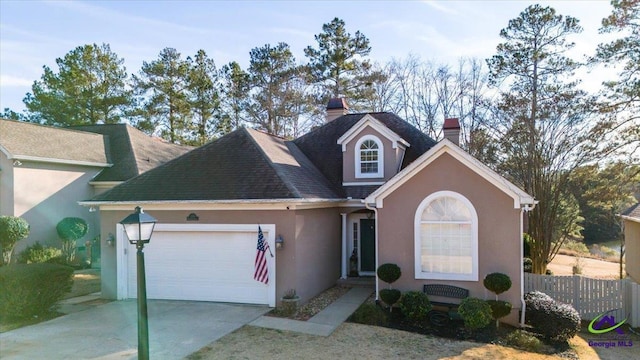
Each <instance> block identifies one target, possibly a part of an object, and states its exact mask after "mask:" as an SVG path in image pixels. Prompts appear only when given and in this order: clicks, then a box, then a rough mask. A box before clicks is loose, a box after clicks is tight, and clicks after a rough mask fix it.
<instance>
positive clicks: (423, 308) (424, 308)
mask: <svg viewBox="0 0 640 360" xmlns="http://www.w3.org/2000/svg"><path fill="white" fill-rule="evenodd" d="M431 308H432V307H431V302H430V301H429V298H428V297H427V294H425V293H423V292H422V291H408V292H406V293H404V294H403V295H402V298H401V299H400V310H401V311H402V314H403V315H404V317H405V318H406V319H407V320H410V321H414V322H420V321H424V320H426V319H427V314H428V313H429V311H431Z"/></svg>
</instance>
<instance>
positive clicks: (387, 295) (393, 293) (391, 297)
mask: <svg viewBox="0 0 640 360" xmlns="http://www.w3.org/2000/svg"><path fill="white" fill-rule="evenodd" d="M401 296H402V293H401V292H400V290H397V289H382V290H380V299H382V301H384V303H385V304H387V305H389V307H392V306H393V304H395V303H397V302H398V300H400V297H401Z"/></svg>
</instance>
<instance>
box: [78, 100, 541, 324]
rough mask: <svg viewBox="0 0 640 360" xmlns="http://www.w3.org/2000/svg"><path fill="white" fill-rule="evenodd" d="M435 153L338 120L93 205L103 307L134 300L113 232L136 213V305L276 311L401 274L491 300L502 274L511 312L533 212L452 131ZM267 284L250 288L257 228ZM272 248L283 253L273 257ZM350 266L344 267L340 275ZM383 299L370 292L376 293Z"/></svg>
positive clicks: (362, 117) (251, 144)
mask: <svg viewBox="0 0 640 360" xmlns="http://www.w3.org/2000/svg"><path fill="white" fill-rule="evenodd" d="M445 127H446V129H445V135H446V137H448V138H450V139H451V140H448V139H445V140H442V141H440V142H438V143H436V142H435V141H434V140H432V139H431V138H429V137H428V136H426V135H425V134H423V133H422V132H420V131H419V130H418V129H416V128H415V127H413V126H411V125H410V124H408V123H407V122H406V121H404V120H402V119H400V118H399V117H397V116H396V115H394V114H390V113H384V112H382V113H361V114H346V105H345V104H344V102H343V101H342V100H340V99H334V100H332V101H331V102H330V103H329V106H328V111H327V123H326V124H324V125H323V126H320V127H319V128H316V129H314V130H313V131H311V132H310V133H308V134H306V135H304V136H302V137H300V138H298V139H295V140H293V141H288V140H285V139H282V138H280V137H276V136H272V135H268V134H265V133H262V132H259V131H256V130H251V129H240V130H237V131H235V132H233V133H231V134H228V135H226V136H224V137H222V138H220V139H218V140H216V141H213V142H211V143H209V144H207V145H204V146H202V147H200V148H197V149H195V150H193V151H191V152H189V153H187V154H186V155H184V156H182V157H180V158H177V159H175V160H172V161H170V162H168V163H166V164H164V165H161V166H158V167H157V168H155V169H153V170H150V171H148V172H146V173H144V174H142V175H140V176H137V177H135V178H133V179H131V180H129V181H127V182H126V183H123V184H121V185H119V186H116V187H114V188H113V189H111V190H109V191H107V192H105V193H102V194H100V195H98V196H96V197H94V198H92V199H91V200H88V201H84V202H82V204H83V205H85V206H97V207H99V208H100V216H101V229H102V237H103V238H107V237H108V236H113V237H115V238H116V239H117V241H116V242H115V244H114V246H108V245H106V244H105V243H103V248H102V264H103V267H102V294H103V296H105V297H108V298H117V299H124V298H130V297H135V296H136V264H135V256H134V251H133V247H132V246H131V245H129V244H128V241H127V239H126V236H125V234H124V231H123V229H122V226H121V225H119V224H118V222H119V221H121V220H122V219H123V218H125V217H126V216H127V215H128V214H130V213H131V212H132V211H133V210H134V207H135V206H141V207H143V208H144V209H145V211H146V212H148V213H149V214H151V215H152V216H154V217H155V218H157V219H158V223H157V225H156V228H155V231H154V233H153V236H152V239H151V242H150V243H149V244H148V245H147V246H146V247H145V253H146V254H147V255H146V257H145V258H146V259H145V262H146V269H147V279H146V281H147V296H148V297H149V298H160V299H182V300H203V301H224V302H240V303H257V304H268V305H270V306H275V305H276V303H277V299H278V298H280V297H281V296H282V295H283V294H284V293H285V292H286V291H287V290H288V289H295V290H296V291H297V293H298V295H299V296H300V297H301V301H303V302H304V301H307V300H309V299H310V298H311V297H313V296H315V295H317V294H318V293H320V292H322V291H323V290H325V289H327V288H329V287H331V286H333V285H334V284H335V283H336V281H337V280H338V279H339V278H345V277H347V275H348V274H349V273H350V270H352V266H353V270H354V271H355V272H357V273H358V274H359V275H361V276H367V275H368V276H374V275H375V271H376V268H377V266H378V265H380V264H383V263H387V262H392V263H396V264H398V265H399V266H400V267H401V269H402V273H403V275H402V277H401V278H400V280H398V281H397V282H396V283H394V284H393V285H394V287H396V288H398V289H400V290H403V291H407V290H421V289H422V285H423V284H427V283H445V284H453V285H458V286H460V287H463V288H466V289H469V290H470V293H471V296H476V297H480V298H492V296H493V295H492V294H490V293H488V292H487V291H485V290H484V287H483V285H482V279H483V277H484V276H485V275H487V274H489V273H491V272H503V273H506V274H508V275H509V276H510V277H511V279H512V282H513V287H512V289H511V290H509V291H508V292H506V293H504V294H502V295H501V298H502V299H505V300H509V301H511V302H512V304H513V306H514V310H513V313H512V315H511V316H510V317H509V321H510V322H512V323H517V313H518V311H519V310H520V309H521V304H522V255H521V254H522V218H523V217H522V212H523V211H525V210H528V209H531V208H532V207H533V206H534V205H535V201H534V199H533V198H532V197H531V196H529V195H527V194H526V193H524V192H523V191H521V190H519V189H518V188H517V187H516V186H514V185H513V184H511V183H509V182H508V181H506V180H505V179H504V178H502V177H500V176H499V175H497V174H496V173H495V172H493V171H492V170H490V169H489V168H488V167H486V166H485V165H483V164H481V163H480V162H478V161H477V160H476V159H474V158H473V157H471V156H470V155H469V154H467V153H466V152H464V151H463V150H462V149H460V148H459V147H458V146H457V145H456V143H457V140H458V137H459V125H458V122H457V120H447V121H446V122H445ZM259 226H260V228H261V229H262V231H263V233H264V235H265V238H266V239H267V241H268V243H269V244H270V248H271V252H272V253H273V256H267V258H268V263H269V271H270V279H269V283H268V284H267V285H265V284H263V283H260V282H258V281H255V280H254V279H253V272H254V268H253V267H254V257H255V253H256V242H257V233H258V227H259ZM280 245H281V246H280ZM352 254H354V256H353V259H354V262H353V263H352V262H351V257H352ZM383 286H387V285H386V284H384V283H382V284H377V287H383Z"/></svg>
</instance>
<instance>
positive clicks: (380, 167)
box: [354, 135, 384, 179]
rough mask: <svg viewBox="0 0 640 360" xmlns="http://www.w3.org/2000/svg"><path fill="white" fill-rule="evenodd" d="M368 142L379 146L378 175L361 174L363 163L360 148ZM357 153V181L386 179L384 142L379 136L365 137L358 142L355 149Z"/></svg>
mask: <svg viewBox="0 0 640 360" xmlns="http://www.w3.org/2000/svg"><path fill="white" fill-rule="evenodd" d="M367 140H372V141H373V142H375V143H376V145H378V172H376V173H365V174H363V173H362V172H361V170H362V169H361V162H360V146H361V145H362V143H363V142H365V141H367ZM354 152H355V164H356V166H355V167H356V178H357V179H363V178H367V179H371V178H383V177H384V145H382V141H380V139H379V138H378V137H377V136H374V135H365V136H363V137H361V138H360V139H359V140H358V142H356V147H355V148H354Z"/></svg>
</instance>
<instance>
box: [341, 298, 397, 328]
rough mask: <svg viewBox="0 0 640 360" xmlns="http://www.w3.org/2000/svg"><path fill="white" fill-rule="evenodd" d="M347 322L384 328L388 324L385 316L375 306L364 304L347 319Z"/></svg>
mask: <svg viewBox="0 0 640 360" xmlns="http://www.w3.org/2000/svg"><path fill="white" fill-rule="evenodd" d="M349 321H351V322H355V323H359V324H365V325H376V326H385V325H387V323H388V319H387V314H386V313H385V312H384V311H383V310H382V309H380V308H379V307H378V306H377V305H375V304H372V303H364V304H362V305H360V307H358V309H357V310H356V311H355V312H354V313H353V314H352V315H351V316H350V317H349Z"/></svg>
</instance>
